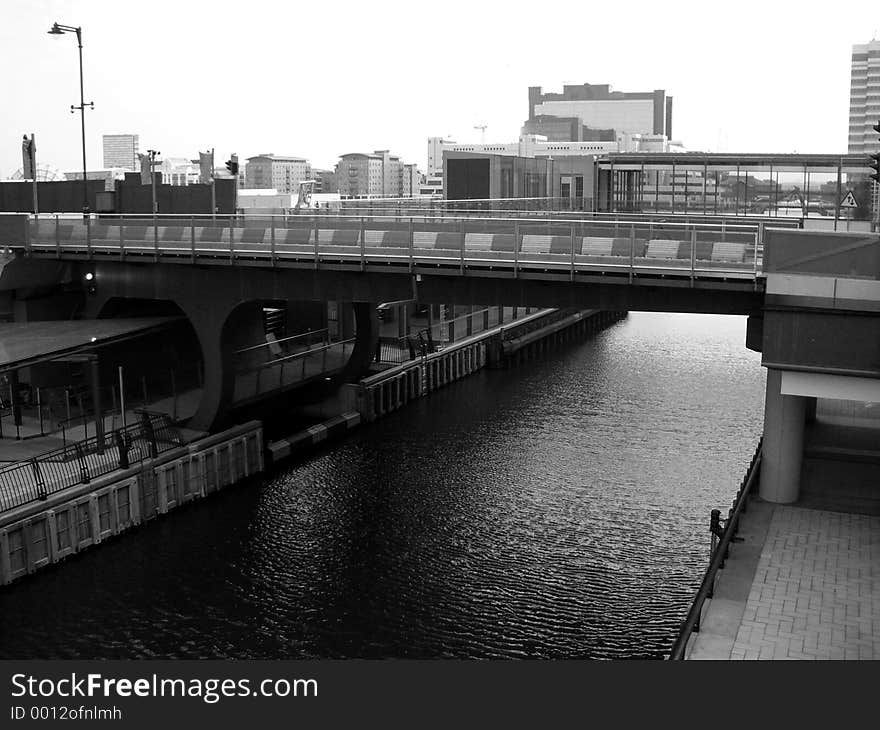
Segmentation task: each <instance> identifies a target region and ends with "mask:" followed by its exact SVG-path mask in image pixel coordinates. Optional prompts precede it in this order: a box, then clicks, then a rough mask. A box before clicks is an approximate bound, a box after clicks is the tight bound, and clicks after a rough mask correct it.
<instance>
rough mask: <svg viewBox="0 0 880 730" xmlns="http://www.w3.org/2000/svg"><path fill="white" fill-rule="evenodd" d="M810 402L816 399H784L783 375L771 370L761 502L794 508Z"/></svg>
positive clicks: (766, 413) (799, 481) (800, 397)
mask: <svg viewBox="0 0 880 730" xmlns="http://www.w3.org/2000/svg"><path fill="white" fill-rule="evenodd" d="M809 400H814V399H810V398H805V397H803V396H798V395H784V394H783V393H782V371H781V370H777V369H775V368H768V369H767V396H766V401H765V405H764V457H763V461H762V463H761V489H760V494H761V499H764V500H766V501H768V502H775V503H777V504H790V503H792V502H796V501H797V499H798V496H799V494H800V485H801V464H802V462H803V453H804V423H805V421H806V417H807V413H808V408H807V407H808V401H809ZM813 407H814V408H815V406H813Z"/></svg>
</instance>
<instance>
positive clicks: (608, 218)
mask: <svg viewBox="0 0 880 730" xmlns="http://www.w3.org/2000/svg"><path fill="white" fill-rule="evenodd" d="M426 212H427V211H421V212H409V213H406V214H400V215H394V216H392V215H391V214H384V215H383V214H381V213H380V214H377V213H375V212H374V213H373V214H371V215H369V214H362V213H354V214H348V213H346V212H344V211H339V212H333V213H332V214H321V213H315V212H300V213H298V214H292V215H283V214H260V213H251V214H248V215H238V216H232V217H226V220H225V223H224V225H222V226H221V225H219V224H218V223H217V222H216V220H214V219H212V218H211V216H210V215H202V214H196V215H193V214H178V213H161V214H157V215H155V216H153V215H147V214H138V213H101V214H97V215H95V216H93V217H94V218H95V219H96V220H101V221H106V222H108V223H110V224H112V223H113V222H116V221H118V222H119V223H120V224H123V225H124V224H125V223H126V222H133V223H137V224H139V225H145V226H147V228H153V227H155V226H157V225H159V226H161V224H162V223H163V222H178V221H179V222H181V223H183V222H186V223H188V225H185V226H183V227H184V228H192V227H198V228H203V227H217V228H226V229H229V228H230V223H231V224H232V225H231V227H232V228H233V229H234V230H240V229H242V228H246V227H247V225H246V224H247V223H259V222H266V223H267V224H272V225H274V226H275V227H277V228H279V229H281V230H284V229H286V228H288V227H289V226H288V223H290V222H298V223H305V222H309V223H310V224H311V225H313V224H315V223H318V224H319V225H321V224H323V223H326V222H329V221H332V220H339V221H344V222H351V223H358V222H360V221H362V220H365V221H371V222H372V221H375V222H378V223H387V222H388V220H387V219H388V218H389V217H395V218H396V219H397V221H396V222H399V223H400V224H406V223H409V222H410V221H412V222H413V223H418V222H422V223H430V224H442V223H444V222H448V223H459V222H462V221H465V222H467V221H473V222H475V223H480V224H485V223H514V222H517V221H522V220H523V218H522V217H519V218H518V217H516V216H517V215H518V214H520V213H532V214H533V215H529V216H528V217H526V218H525V220H526V222H527V223H531V224H541V223H544V224H548V225H565V224H582V225H587V224H589V225H599V226H602V225H614V224H616V223H617V222H620V221H626V222H627V223H628V224H630V225H634V226H637V227H646V226H658V225H660V226H664V227H667V226H668V227H671V228H676V227H682V228H688V229H690V228H692V227H697V228H702V229H706V230H718V229H720V228H721V227H722V225H723V226H724V228H725V229H727V230H735V231H742V232H746V231H748V232H751V231H753V230H755V229H757V228H758V226H759V225H760V224H761V223H766V221H767V219H759V218H751V217H748V218H747V217H744V216H726V217H722V216H712V215H708V214H707V215H697V214H694V215H683V214H679V213H676V214H671V213H670V214H627V213H620V214H586V215H580V216H568V215H559V214H561V213H564V214H569V213H575V214H576V213H578V211H556V212H554V211H514V210H511V211H508V210H498V211H486V212H487V213H492V214H493V215H481V216H473V215H448V212H447V214H442V215H439V214H436V213H435V214H432V215H425V213H426ZM454 212H465V211H454ZM392 213H393V211H392ZM534 213H547V214H548V215H547V216H546V217H537V216H535V215H534ZM554 213H555V214H554ZM505 214H508V215H505ZM509 214H513V215H509ZM636 215H640V216H641V218H635V216H636ZM28 217H29V219H31V220H35V221H62V220H71V221H77V222H82V220H83V216H82V214H76V215H74V214H71V215H70V216H69V217H67V218H65V217H62V216H61V214H58V213H40V214H33V213H31V214H28ZM692 218H704V219H705V218H718V219H720V220H719V221H717V222H716V221H710V222H694V221H692V220H691V219H692ZM670 219H671V220H670ZM731 219H733V220H734V221H736V220H737V219H739V221H742V222H729V221H730V220H731ZM770 220H772V222H773V223H774V224H780V223H781V224H782V225H783V226H785V225H787V224H788V223H789V221H791V222H792V227H795V226H794V224H795V223H796V222H797V221H796V219H793V218H792V219H779V220H777V219H770ZM200 223H203V224H206V225H198V224H200ZM236 223H238V224H240V225H235V224H236ZM279 223H283V224H284V225H278V224H279ZM293 227H294V228H300V227H302V226H300V225H295V226H293Z"/></svg>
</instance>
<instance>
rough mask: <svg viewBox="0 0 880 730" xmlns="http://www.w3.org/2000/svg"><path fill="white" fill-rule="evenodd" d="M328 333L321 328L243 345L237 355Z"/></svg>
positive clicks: (236, 352)
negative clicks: (255, 343)
mask: <svg viewBox="0 0 880 730" xmlns="http://www.w3.org/2000/svg"><path fill="white" fill-rule="evenodd" d="M326 333H327V329H326V328H324V329H320V330H311V331H309V332H301V333H300V334H298V335H290V336H289V337H282V338H281V339H280V340H272V341H271V342H261V343H260V344H258V345H251V346H250V347H242V348H241V349H240V350H236V351H235V353H234V354H235V355H240V354H241V353H243V352H251V351H253V350H262V349H265V348H267V347H273V346H275V345H283V344H284V343H285V342H290V341H291V340H299V339H302V338H303V337H311V336H313V335H325V334H326Z"/></svg>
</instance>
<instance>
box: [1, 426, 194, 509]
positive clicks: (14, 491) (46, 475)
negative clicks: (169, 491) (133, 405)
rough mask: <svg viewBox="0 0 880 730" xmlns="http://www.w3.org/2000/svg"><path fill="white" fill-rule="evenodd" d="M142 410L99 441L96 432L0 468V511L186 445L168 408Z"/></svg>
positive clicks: (39, 498)
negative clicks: (129, 423)
mask: <svg viewBox="0 0 880 730" xmlns="http://www.w3.org/2000/svg"><path fill="white" fill-rule="evenodd" d="M138 414H139V415H140V419H139V421H138V422H137V423H134V424H131V425H129V426H126V427H125V428H120V429H118V430H116V431H114V432H113V433H112V434H108V435H107V436H105V437H104V438H103V439H102V440H100V441H99V439H97V438H96V437H94V436H92V437H91V438H88V439H85V440H83V441H77V442H75V443H71V444H67V445H66V446H63V447H61V448H60V449H55V450H53V451H48V452H46V453H43V454H40V455H38V456H34V457H33V458H31V459H27V460H25V461H19V462H15V463H14V464H9V465H8V466H5V467H3V468H0V512H3V511H6V510H10V509H13V508H15V507H21V506H23V505H25V504H29V503H31V502H37V501H42V500H45V499H47V498H48V497H49V495H51V494H55V493H56V492H60V491H61V490H63V489H67V488H68V487H73V486H76V485H78V484H88V483H89V482H90V481H91V480H92V479H94V478H95V477H99V476H103V475H104V474H109V473H110V472H112V471H115V470H116V469H126V468H128V467H129V466H130V465H131V464H132V463H133V462H134V461H137V460H143V459H144V458H150V457H154V456H158V455H159V454H160V453H162V452H163V451H168V450H170V449H173V448H177V447H178V446H182V445H183V440H182V439H181V437H180V434H179V433H178V431H177V429H176V428H175V427H174V425H173V424H172V423H171V420H170V419H169V418H168V416H167V415H166V414H164V413H151V412H148V411H139V412H138Z"/></svg>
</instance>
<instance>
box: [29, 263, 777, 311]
mask: <svg viewBox="0 0 880 730" xmlns="http://www.w3.org/2000/svg"><path fill="white" fill-rule="evenodd" d="M30 261H31V259H24V260H20V261H19V262H17V263H19V264H20V265H21V266H22V267H23V268H25V269H26V268H27V267H28V264H29V263H30ZM72 265H74V266H77V264H72ZM78 267H79V268H80V269H81V270H82V271H83V272H84V271H85V270H86V269H88V271H91V272H93V273H94V275H95V282H96V288H97V289H98V291H99V293H100V296H101V298H105V297H124V298H138V299H144V298H148V299H162V300H172V301H173V300H175V299H176V298H178V297H179V296H180V295H181V293H182V292H198V294H199V298H200V300H201V301H203V302H204V304H205V306H209V307H210V302H211V301H212V299H215V298H217V297H220V298H221V299H223V300H228V299H232V300H237V301H238V302H247V301H253V300H266V299H278V300H284V299H289V300H299V301H304V300H312V301H331V300H338V301H352V302H374V303H378V302H388V301H400V300H408V299H418V300H419V301H421V302H423V303H431V304H482V305H487V306H500V305H508V306H510V305H516V306H539V307H582V308H592V309H608V310H630V311H656V312H689V313H706V314H740V315H744V314H755V313H757V312H760V310H761V308H762V303H763V286H762V282H759V283H758V284H757V285H756V283H755V282H754V281H742V280H736V279H733V280H727V281H724V280H717V279H714V280H699V279H697V280H688V279H683V278H667V277H665V276H663V275H654V276H651V275H637V276H633V277H632V278H630V277H629V275H623V274H621V275H615V274H599V275H590V274H574V276H573V277H572V276H571V275H570V274H569V273H568V272H564V273H555V272H552V271H551V272H519V275H518V276H516V277H514V276H513V275H512V274H511V273H510V272H502V271H493V270H489V269H486V270H479V269H477V270H474V269H468V270H467V271H466V272H465V273H464V274H462V273H461V272H460V271H459V269H457V268H446V269H442V268H435V267H414V268H413V270H412V271H410V270H408V269H407V268H406V267H396V266H390V265H389V266H367V267H366V269H365V270H364V271H361V270H355V271H352V270H349V268H348V267H333V266H332V265H326V264H322V267H321V268H320V269H317V270H316V269H315V268H313V267H312V268H306V267H302V266H291V265H288V266H283V265H278V266H275V267H258V266H241V265H238V266H228V265H227V266H222V265H213V266H205V265H191V266H181V265H177V264H165V263H157V264H153V263H144V264H139V263H129V262H117V261H92V262H82V263H80V264H78ZM70 278H71V279H74V280H75V279H76V278H77V273H76V272H73V273H72V274H71V277H70Z"/></svg>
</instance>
